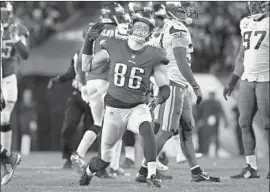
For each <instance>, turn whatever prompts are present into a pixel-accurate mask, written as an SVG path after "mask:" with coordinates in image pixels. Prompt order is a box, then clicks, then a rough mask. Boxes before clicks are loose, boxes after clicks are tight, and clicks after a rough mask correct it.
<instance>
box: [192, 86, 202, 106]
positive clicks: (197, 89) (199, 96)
mask: <svg viewBox="0 0 270 192" xmlns="http://www.w3.org/2000/svg"><path fill="white" fill-rule="evenodd" d="M193 91H194V93H195V95H196V97H197V101H196V104H197V105H199V104H200V103H201V102H202V91H201V88H200V86H199V85H195V86H193Z"/></svg>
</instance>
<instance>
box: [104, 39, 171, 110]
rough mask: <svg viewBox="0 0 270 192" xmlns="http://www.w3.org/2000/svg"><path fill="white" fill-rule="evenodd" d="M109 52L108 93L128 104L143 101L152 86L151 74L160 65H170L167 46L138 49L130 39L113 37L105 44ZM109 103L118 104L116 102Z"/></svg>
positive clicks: (110, 104)
mask: <svg viewBox="0 0 270 192" xmlns="http://www.w3.org/2000/svg"><path fill="white" fill-rule="evenodd" d="M102 48H103V49H106V50H107V51H108V53H109V55H110V64H109V65H110V72H109V89H108V95H110V96H111V97H113V98H115V99H117V100H119V101H120V102H121V103H126V104H134V105H136V104H142V103H145V101H146V95H147V94H148V91H149V89H150V77H151V76H152V75H153V72H154V68H155V66H156V65H159V64H167V63H168V60H167V59H166V53H165V51H164V49H161V48H156V47H153V46H150V45H146V46H145V47H144V48H142V49H141V50H138V51H133V50H131V49H130V48H129V46H128V43H127V40H125V39H120V38H117V37H111V38H110V39H108V40H107V41H106V42H105V43H104V45H103V46H102ZM106 105H108V106H111V107H115V108H121V107H118V106H115V103H108V102H106Z"/></svg>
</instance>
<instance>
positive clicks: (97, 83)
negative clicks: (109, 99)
mask: <svg viewBox="0 0 270 192" xmlns="http://www.w3.org/2000/svg"><path fill="white" fill-rule="evenodd" d="M108 87H109V83H108V81H105V80H101V79H97V80H89V81H88V82H87V91H88V94H89V105H90V108H91V111H92V115H93V119H94V125H93V126H95V127H96V128H97V129H98V128H99V129H101V125H102V122H103V116H104V96H105V94H106V93H107V90H108Z"/></svg>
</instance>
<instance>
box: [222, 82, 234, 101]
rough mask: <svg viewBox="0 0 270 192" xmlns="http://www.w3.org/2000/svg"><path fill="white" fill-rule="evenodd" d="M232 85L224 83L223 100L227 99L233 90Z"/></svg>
mask: <svg viewBox="0 0 270 192" xmlns="http://www.w3.org/2000/svg"><path fill="white" fill-rule="evenodd" d="M233 89H234V87H233V86H229V85H226V86H225V88H224V90H223V97H224V98H225V100H226V101H227V100H228V99H227V96H228V97H229V96H231V93H232V91H233Z"/></svg>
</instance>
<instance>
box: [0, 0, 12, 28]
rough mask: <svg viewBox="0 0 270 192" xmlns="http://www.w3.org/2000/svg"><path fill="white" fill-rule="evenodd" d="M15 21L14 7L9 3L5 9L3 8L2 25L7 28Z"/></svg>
mask: <svg viewBox="0 0 270 192" xmlns="http://www.w3.org/2000/svg"><path fill="white" fill-rule="evenodd" d="M12 19H13V8H12V5H11V4H9V3H7V4H6V5H5V6H4V7H2V6H1V23H2V24H3V27H4V28H6V27H8V26H9V24H10V23H11V22H12Z"/></svg>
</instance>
